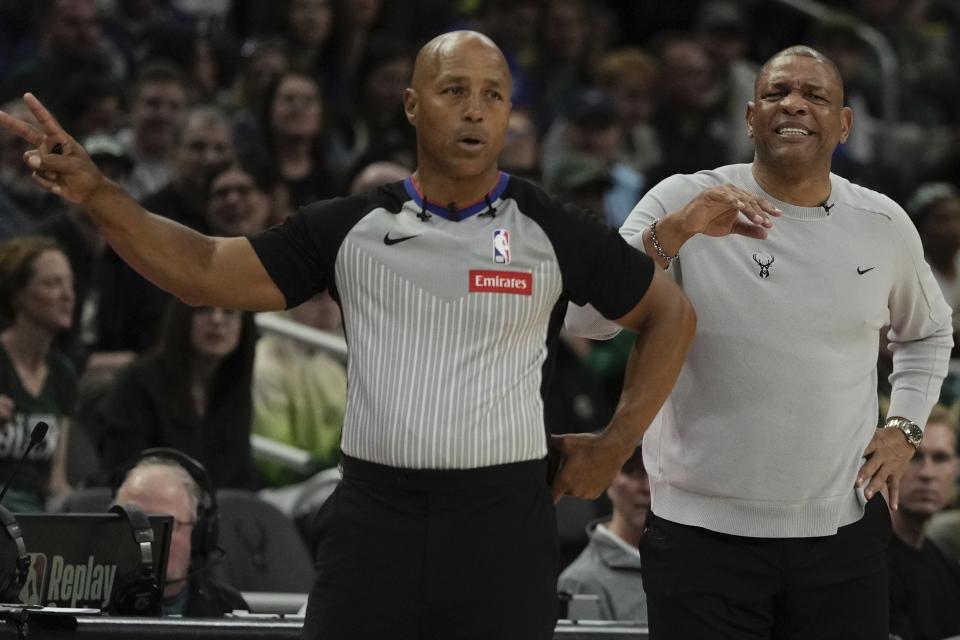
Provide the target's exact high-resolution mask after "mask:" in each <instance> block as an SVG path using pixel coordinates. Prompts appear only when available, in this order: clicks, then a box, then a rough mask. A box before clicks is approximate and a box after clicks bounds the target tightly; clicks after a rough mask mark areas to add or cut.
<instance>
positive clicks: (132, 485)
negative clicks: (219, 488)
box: [116, 450, 249, 618]
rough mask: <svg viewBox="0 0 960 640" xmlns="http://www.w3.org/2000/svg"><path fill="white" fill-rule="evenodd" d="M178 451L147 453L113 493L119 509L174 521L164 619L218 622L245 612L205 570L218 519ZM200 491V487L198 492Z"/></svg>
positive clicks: (244, 605) (234, 595) (198, 469)
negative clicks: (137, 509)
mask: <svg viewBox="0 0 960 640" xmlns="http://www.w3.org/2000/svg"><path fill="white" fill-rule="evenodd" d="M176 453H178V452H176V451H173V450H170V451H164V450H147V451H146V452H145V455H144V456H143V457H141V458H140V460H139V461H138V462H137V463H136V465H135V466H134V467H133V468H132V469H130V471H129V472H128V473H127V475H126V478H125V479H124V480H123V483H122V484H121V485H120V488H119V489H117V496H116V502H117V503H118V504H132V505H136V506H138V507H140V508H141V509H143V510H144V511H145V512H147V513H162V514H168V515H170V516H173V534H172V535H171V537H170V554H169V559H168V560H167V567H166V583H165V585H164V588H163V601H162V603H161V606H162V613H163V615H181V616H184V617H187V618H210V617H221V616H223V615H224V614H227V613H230V612H231V611H233V610H235V609H244V610H248V609H249V606H248V605H247V603H246V602H245V601H244V600H243V597H242V596H241V595H240V592H239V591H237V590H236V589H234V588H233V587H230V586H228V585H226V584H223V583H220V582H217V581H215V580H212V579H211V578H210V576H209V575H208V571H207V570H206V569H207V567H208V565H209V562H210V557H211V554H212V553H216V550H217V546H216V527H215V526H214V527H211V526H208V524H209V522H208V520H209V519H210V518H216V517H217V516H216V509H215V507H213V508H210V505H211V503H210V495H209V493H208V492H210V491H212V489H211V488H210V486H209V484H208V483H206V482H205V481H204V480H203V476H201V478H200V480H198V479H197V478H195V477H194V474H197V473H200V474H202V473H204V471H203V467H202V466H201V465H200V463H198V462H193V464H194V465H195V466H194V469H193V470H192V471H191V470H188V464H189V463H190V462H192V461H191V460H189V459H188V458H187V457H186V456H183V455H182V454H181V456H182V457H183V460H181V459H180V456H177V455H175V454H176ZM201 485H204V486H201Z"/></svg>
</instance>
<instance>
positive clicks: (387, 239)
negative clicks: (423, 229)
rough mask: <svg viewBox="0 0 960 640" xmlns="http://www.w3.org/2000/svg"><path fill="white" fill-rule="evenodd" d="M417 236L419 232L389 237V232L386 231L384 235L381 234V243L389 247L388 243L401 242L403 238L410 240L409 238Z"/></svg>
mask: <svg viewBox="0 0 960 640" xmlns="http://www.w3.org/2000/svg"><path fill="white" fill-rule="evenodd" d="M418 237H420V234H419V233H418V234H417V235H415V236H403V237H402V238H391V237H390V232H389V231H388V232H387V233H385V234H384V236H383V244H385V245H387V246H388V247H389V246H390V245H393V244H397V243H400V242H403V241H405V240H410V239H412V238H418Z"/></svg>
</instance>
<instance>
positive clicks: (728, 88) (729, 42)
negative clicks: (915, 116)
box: [696, 0, 859, 163]
mask: <svg viewBox="0 0 960 640" xmlns="http://www.w3.org/2000/svg"><path fill="white" fill-rule="evenodd" d="M696 23H697V24H696V27H697V40H698V41H699V42H700V44H701V45H702V46H703V49H704V51H706V53H707V56H709V58H710V62H711V63H712V65H713V83H712V85H713V86H712V87H711V94H712V95H711V96H710V99H711V102H712V103H713V104H715V105H717V107H718V109H721V110H722V111H723V112H725V115H724V116H723V117H725V118H726V128H727V129H728V130H729V131H731V132H734V133H737V132H744V133H743V134H742V135H731V136H730V138H729V141H728V148H727V150H728V153H729V156H728V158H729V161H730V162H731V163H735V162H750V161H751V160H753V141H752V140H751V139H750V138H749V137H748V136H747V135H746V134H745V132H746V130H747V125H746V122H745V121H744V117H743V114H744V111H745V110H746V108H747V103H748V102H750V101H751V100H753V84H754V80H756V77H757V71H758V70H759V65H757V64H755V63H753V62H751V61H750V60H748V59H747V58H746V53H747V50H748V49H749V47H750V33H751V30H750V23H749V21H748V20H747V17H746V15H745V14H744V11H743V9H742V8H741V7H740V6H739V5H738V4H737V3H736V2H731V1H730V0H711V1H710V2H708V3H706V4H704V5H701V7H700V10H699V11H698V13H697V19H696ZM857 113H858V115H859V112H857ZM858 124H859V123H858Z"/></svg>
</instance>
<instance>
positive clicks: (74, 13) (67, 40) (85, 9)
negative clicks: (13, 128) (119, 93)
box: [0, 0, 126, 102]
mask: <svg viewBox="0 0 960 640" xmlns="http://www.w3.org/2000/svg"><path fill="white" fill-rule="evenodd" d="M46 4H47V11H46V12H44V14H42V15H43V23H42V25H41V26H42V29H43V31H42V34H41V37H40V41H41V42H40V51H39V55H37V56H31V57H28V58H26V59H24V60H23V61H21V62H20V63H19V64H18V65H17V66H16V67H15V68H13V69H10V70H9V72H8V73H5V74H4V75H3V76H2V78H0V102H3V101H6V100H9V99H10V98H14V97H20V96H22V95H23V94H24V92H26V91H30V92H32V93H33V94H34V95H36V96H37V97H38V98H40V99H41V100H44V101H46V102H56V101H57V99H59V98H60V96H61V93H62V91H63V88H64V84H65V83H64V79H66V78H71V77H74V76H77V75H81V74H87V75H90V74H93V75H99V76H101V77H107V78H110V79H112V80H119V79H120V78H121V77H122V76H123V75H124V73H125V72H126V68H125V66H124V64H123V60H122V58H121V57H120V56H118V55H117V52H116V50H115V49H114V48H113V47H111V46H110V43H109V41H108V40H107V39H106V38H104V37H103V33H102V31H101V29H100V18H99V16H98V15H97V2H96V0H52V1H51V2H48V3H46Z"/></svg>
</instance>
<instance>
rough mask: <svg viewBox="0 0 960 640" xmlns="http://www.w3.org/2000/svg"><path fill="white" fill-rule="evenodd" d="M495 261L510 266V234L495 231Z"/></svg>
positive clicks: (503, 231) (504, 231) (505, 231)
mask: <svg viewBox="0 0 960 640" xmlns="http://www.w3.org/2000/svg"><path fill="white" fill-rule="evenodd" d="M493 261H494V262H495V263H496V264H510V232H509V231H507V230H506V229H495V230H494V232H493Z"/></svg>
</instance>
